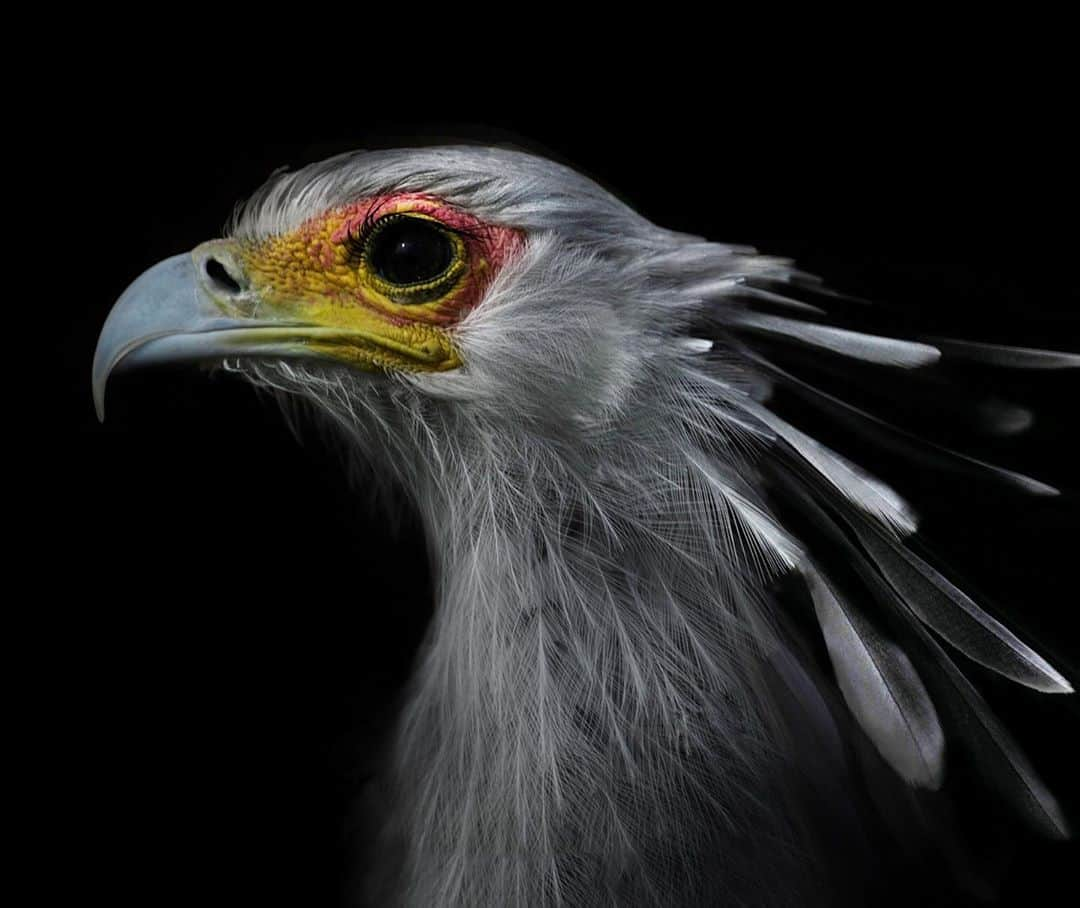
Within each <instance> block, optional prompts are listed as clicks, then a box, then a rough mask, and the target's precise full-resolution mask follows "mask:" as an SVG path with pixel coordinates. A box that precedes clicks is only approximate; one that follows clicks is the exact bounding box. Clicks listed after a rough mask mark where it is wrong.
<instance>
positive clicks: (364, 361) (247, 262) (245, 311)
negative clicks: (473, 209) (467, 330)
mask: <svg viewBox="0 0 1080 908" xmlns="http://www.w3.org/2000/svg"><path fill="white" fill-rule="evenodd" d="M391 215H399V216H400V215H408V216H409V217H413V218H420V219H423V220H426V221H429V222H433V223H434V224H436V225H438V226H439V228H440V229H442V230H443V231H444V234H445V236H446V237H447V239H448V240H449V242H450V247H451V250H452V258H451V262H450V265H449V266H448V268H447V269H446V270H445V271H444V272H443V274H441V275H439V276H438V277H437V278H435V279H434V280H432V281H428V282H426V283H423V284H410V285H406V286H404V287H402V286H397V285H394V284H391V283H390V282H388V281H387V280H385V279H384V278H383V277H381V276H380V275H379V274H377V273H375V271H374V270H373V269H372V268H371V265H370V262H369V261H368V257H367V255H366V254H365V251H364V248H365V247H364V246H363V244H362V242H360V241H359V240H358V235H359V234H361V233H363V231H364V230H367V234H366V236H368V237H370V236H373V235H374V234H375V232H376V231H378V230H379V229H380V227H379V225H380V223H383V219H385V218H387V217H388V216H391ZM365 218H366V219H367V221H365ZM452 218H456V222H455V221H453V220H451V219H452ZM465 218H466V216H464V215H461V214H460V213H457V212H449V213H448V210H447V209H445V208H443V207H442V206H440V205H439V203H437V202H435V201H433V200H430V199H426V198H421V197H412V196H405V197H402V198H400V199H397V200H389V201H387V200H381V201H380V200H375V201H367V202H362V203H358V204H357V205H353V206H349V207H348V208H342V209H336V210H332V211H330V212H328V213H327V214H325V215H322V216H320V217H318V218H314V219H312V220H310V221H308V222H306V223H305V224H303V225H302V226H301V227H300V228H298V229H297V230H295V231H293V232H291V233H288V234H285V235H281V236H274V237H270V238H268V239H266V240H263V241H259V242H251V241H241V240H215V241H213V242H211V243H206V244H204V245H203V246H201V247H199V249H198V250H196V256H197V258H200V257H206V258H210V257H212V258H214V259H216V260H217V261H218V262H220V263H222V264H223V265H224V266H225V267H226V270H227V271H228V272H229V273H230V275H232V276H233V278H234V279H235V280H236V281H237V283H239V284H240V286H241V287H242V292H240V293H232V294H229V293H214V292H213V291H212V290H211V294H212V296H213V298H214V301H215V303H216V304H217V305H218V306H219V307H220V308H221V309H222V311H223V313H224V314H225V315H227V316H230V317H234V318H244V319H250V320H254V321H257V322H258V326H257V327H256V326H254V325H253V327H252V331H251V332H250V336H248V332H234V336H235V337H236V340H237V342H238V343H251V342H254V341H256V340H257V341H258V343H260V344H262V343H266V344H267V345H272V346H274V347H277V348H279V349H280V348H282V347H288V348H294V347H295V346H297V345H299V346H301V347H302V348H303V352H304V353H311V354H313V355H316V356H320V357H325V358H329V359H332V360H335V361H337V362H341V363H345V364H347V365H349V366H352V367H354V368H358V369H362V370H367V371H371V370H388V369H389V370H394V369H400V370H406V371H414V372H415V371H444V370H448V369H454V368H457V367H458V366H460V365H461V362H462V361H461V357H460V355H459V353H458V351H457V349H456V348H455V346H454V343H453V339H452V336H451V333H450V330H449V329H451V328H452V326H453V325H454V324H455V323H456V322H457V321H458V320H459V319H460V318H461V317H462V316H463V315H464V314H465V313H466V312H467V311H468V309H469V308H471V306H472V305H475V303H476V301H477V300H478V299H479V296H480V295H481V292H482V290H483V288H484V286H485V285H486V283H487V280H488V279H489V277H490V275H491V273H492V271H493V267H492V266H493V264H499V263H500V262H499V260H500V259H502V258H503V255H504V253H505V251H506V248H507V241H508V239H509V238H510V236H511V235H512V234H514V235H516V234H515V232H514V231H509V230H507V229H506V228H486V229H485V230H483V231H480V232H477V231H475V230H471V229H470V230H468V232H462V231H461V230H459V229H458V226H457V225H459V224H460V225H461V228H462V229H465V228H466V227H471V226H472V225H467V224H465V223H464V219H465ZM451 224H453V225H454V226H451ZM493 260H494V261H493Z"/></svg>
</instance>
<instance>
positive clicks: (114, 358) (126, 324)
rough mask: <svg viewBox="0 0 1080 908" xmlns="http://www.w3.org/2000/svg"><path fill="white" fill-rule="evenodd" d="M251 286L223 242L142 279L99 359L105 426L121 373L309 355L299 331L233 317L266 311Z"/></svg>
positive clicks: (119, 306) (96, 381)
mask: <svg viewBox="0 0 1080 908" xmlns="http://www.w3.org/2000/svg"><path fill="white" fill-rule="evenodd" d="M247 284H248V281H247V278H246V275H245V274H244V273H243V270H242V269H241V268H240V267H239V265H238V264H237V262H236V258H235V257H234V256H233V255H232V254H231V251H230V246H229V243H228V242H227V241H220V240H219V241H213V242H210V243H204V244H202V245H201V246H199V247H198V248H196V249H195V250H193V251H192V252H185V253H183V254H182V255H175V256H173V257H172V258H168V259H165V261H163V262H159V263H158V264H156V265H154V266H153V267H152V268H150V269H149V270H148V271H145V272H144V273H143V274H141V275H140V276H139V277H138V278H136V279H135V282H134V283H132V284H131V286H130V287H128V288H127V290H125V291H124V292H123V294H122V295H121V297H120V299H119V300H117V302H116V305H115V306H113V309H112V311H111V312H110V313H109V317H108V318H107V319H106V320H105V326H104V327H103V328H102V329H101V336H100V337H99V338H98V343H97V350H96V351H95V352H94V368H93V392H94V406H95V408H96V409H97V415H98V419H100V420H104V419H105V385H106V383H107V382H108V379H109V375H111V374H112V373H113V372H114V371H115V370H117V369H127V368H131V367H140V366H152V365H160V364H163V363H183V362H188V363H190V362H200V361H215V360H222V359H225V358H226V357H231V356H241V355H264V356H265V355H271V356H272V355H279V356H291V355H296V354H297V353H298V351H300V350H301V349H302V348H301V347H300V346H299V345H298V343H297V342H296V338H295V337H294V336H291V335H294V334H295V332H290V331H289V328H290V326H291V325H294V324H295V323H293V322H290V321H286V320H265V319H260V320H257V319H253V318H242V317H241V318H237V317H236V316H235V315H230V314H228V313H237V312H245V311H250V312H254V311H257V310H258V308H259V306H258V300H257V299H255V297H254V295H253V294H252V293H251V291H250V290H249V289H248V286H247ZM283 329H284V330H283Z"/></svg>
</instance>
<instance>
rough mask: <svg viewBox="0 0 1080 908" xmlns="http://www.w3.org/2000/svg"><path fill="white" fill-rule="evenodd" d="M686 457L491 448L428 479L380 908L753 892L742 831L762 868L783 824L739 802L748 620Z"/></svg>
mask: <svg viewBox="0 0 1080 908" xmlns="http://www.w3.org/2000/svg"><path fill="white" fill-rule="evenodd" d="M503 450H504V448H502V447H500V451H503ZM473 454H474V459H473V464H474V465H475V452H473ZM692 461H693V458H692V457H691V458H686V457H683V458H681V459H678V458H676V457H674V456H673V455H672V453H671V452H670V450H668V451H663V452H661V451H659V450H657V451H655V452H649V451H640V450H639V451H638V452H637V454H636V456H635V457H634V460H633V462H628V461H625V460H624V461H622V462H616V461H612V460H610V459H607V458H600V459H599V460H598V461H597V462H598V463H600V464H602V467H596V468H593V469H589V470H587V471H586V472H585V475H583V472H582V470H581V469H580V465H579V468H576V469H574V470H568V469H565V468H563V467H561V466H557V465H555V462H554V461H553V462H552V463H546V464H545V463H539V462H531V463H528V464H526V463H520V462H519V463H517V464H514V465H512V466H511V465H508V462H507V460H506V459H505V458H500V459H499V461H498V463H497V464H495V463H492V464H490V465H489V469H488V471H487V472H485V473H483V474H477V473H476V472H475V470H474V471H473V472H471V473H470V475H462V476H460V477H457V478H456V481H453V482H449V483H448V482H447V479H446V477H445V476H443V477H441V478H440V486H441V490H440V492H439V493H436V492H434V491H433V493H432V494H433V496H434V497H437V496H438V494H441V495H442V496H443V497H442V499H441V501H442V502H443V503H442V504H441V505H429V509H428V511H427V513H426V517H425V519H426V522H427V523H428V532H429V536H430V538H431V541H432V544H431V549H432V551H433V552H435V553H437V556H436V562H437V563H436V564H435V565H434V567H435V571H436V577H437V604H436V610H435V616H434V618H433V620H432V626H431V628H430V630H429V636H428V640H427V641H426V643H425V647H424V649H423V651H422V653H421V656H420V658H419V663H418V667H417V671H416V674H415V676H414V679H413V682H412V684H413V686H412V690H411V696H410V699H409V701H408V703H407V705H406V707H405V709H404V712H403V714H402V716H401V719H400V723H399V726H398V729H397V732H396V736H395V740H394V744H393V751H392V758H391V761H390V765H391V767H392V768H391V775H392V778H391V780H390V781H391V785H390V788H391V790H392V791H393V801H392V802H391V806H390V807H389V809H388V813H389V815H390V817H391V820H390V827H389V828H388V829H387V831H386V834H385V836H384V839H383V842H384V844H385V845H386V847H387V849H388V851H387V852H386V853H385V854H384V855H381V856H378V855H377V856H376V859H375V863H376V864H379V865H381V866H382V867H384V868H385V866H387V865H389V864H390V863H392V858H391V857H390V854H391V851H390V850H389V849H392V850H393V851H394V853H396V854H397V855H404V859H403V860H402V861H401V862H400V867H399V876H398V878H397V881H396V882H395V883H394V884H393V889H394V894H393V896H392V897H391V896H389V895H387V894H386V893H384V894H383V895H382V896H380V903H399V904H408V905H468V906H487V905H500V906H502V905H525V904H528V905H539V904H559V903H566V904H604V903H610V904H668V905H671V904H711V903H714V898H715V899H719V898H720V897H721V895H722V896H723V897H724V898H725V900H726V899H730V898H731V897H732V894H733V893H738V892H739V891H740V889H741V888H742V885H741V884H742V883H745V885H746V891H747V893H748V895H751V896H752V895H753V894H754V893H756V895H760V889H759V887H760V885H761V880H760V879H759V878H757V877H758V874H757V873H756V872H755V870H754V868H755V867H756V866H758V864H757V862H756V861H755V860H754V856H753V855H752V854H750V853H749V849H750V847H751V843H752V842H753V843H758V842H765V843H768V846H769V848H770V850H771V851H772V854H771V855H770V858H771V860H772V863H773V866H775V861H776V854H775V849H776V846H777V842H778V841H784V840H785V839H786V832H785V828H784V827H785V821H784V819H783V817H782V811H778V810H777V808H776V807H775V806H770V805H769V804H766V803H763V801H762V799H761V793H762V791H763V790H764V787H763V786H764V784H765V783H764V782H763V780H764V779H765V778H767V776H768V770H767V769H766V765H767V763H768V761H769V760H770V759H772V758H773V756H774V754H773V749H774V744H775V741H774V738H773V733H772V731H771V726H770V723H769V721H768V718H767V713H768V711H769V707H768V705H767V704H766V703H765V702H764V701H763V699H762V695H761V693H760V691H761V689H762V685H761V684H759V683H756V680H755V679H756V671H757V669H756V667H755V666H756V665H757V664H758V662H759V659H760V652H761V650H760V647H759V644H760V643H761V642H762V639H763V637H764V636H765V635H766V634H767V629H766V627H765V623H764V620H763V618H762V615H763V612H762V611H761V609H760V607H759V604H758V603H757V602H755V601H754V600H753V597H752V595H751V594H750V592H749V590H748V588H747V587H746V585H745V584H744V583H743V581H742V575H741V574H740V571H739V570H738V567H737V562H738V559H737V558H736V555H735V553H734V552H732V551H731V550H730V548H729V545H730V539H729V538H728V534H726V533H725V529H726V527H725V523H724V520H723V516H722V514H723V511H722V510H721V509H720V507H719V505H720V503H719V502H718V501H717V500H716V496H715V495H714V494H713V491H714V490H711V486H710V483H709V482H708V481H707V479H703V478H702V473H701V469H700V468H698V467H695V466H694V463H693V462H692ZM643 464H649V470H650V471H651V472H646V471H645V470H644V469H643ZM699 466H700V465H699ZM476 475H482V476H483V477H484V478H483V481H482V482H479V483H478V482H477V481H476V480H475V478H470V476H471V477H475V476H476ZM447 490H450V492H452V495H447ZM750 791H753V792H754V797H751V796H750V795H749V794H748V792H750ZM766 800H767V799H766ZM751 830H752V831H753V833H754V834H753V835H752V836H751V835H749V834H748V833H749V832H750V831H751ZM740 881H741V883H740Z"/></svg>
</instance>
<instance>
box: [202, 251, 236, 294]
mask: <svg viewBox="0 0 1080 908" xmlns="http://www.w3.org/2000/svg"><path fill="white" fill-rule="evenodd" d="M205 268H206V276H207V277H208V278H210V283H212V284H213V285H214V287H216V288H217V289H218V290H221V291H223V292H225V293H228V294H229V295H230V296H237V295H238V294H239V293H240V292H241V291H242V290H243V289H244V288H243V287H241V286H240V284H239V283H238V282H237V280H236V278H234V277H233V276H232V275H231V274H229V272H228V271H227V270H226V268H225V266H224V265H222V264H221V262H219V261H218V260H217V259H215V258H208V259H207V260H206V265H205Z"/></svg>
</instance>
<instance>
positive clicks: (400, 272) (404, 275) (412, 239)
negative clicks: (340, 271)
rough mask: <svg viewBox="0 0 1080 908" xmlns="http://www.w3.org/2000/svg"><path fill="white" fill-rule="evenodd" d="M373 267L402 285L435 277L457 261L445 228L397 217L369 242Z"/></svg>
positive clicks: (377, 232) (384, 277) (421, 220)
mask: <svg viewBox="0 0 1080 908" xmlns="http://www.w3.org/2000/svg"><path fill="white" fill-rule="evenodd" d="M367 255H368V261H369V262H370V264H371V269H372V270H373V271H374V272H375V273H376V274H377V275H378V276H379V277H381V278H382V279H383V280H384V281H387V282H388V283H390V284H395V285H397V286H399V287H404V286H408V285H409V284H422V283H425V282H427V281H432V280H435V278H437V277H440V276H441V275H442V274H444V273H445V272H446V270H447V269H448V268H449V267H450V265H451V264H452V262H453V260H454V246H453V244H452V243H451V241H450V237H449V236H447V234H446V231H445V230H443V229H442V228H441V227H439V226H438V225H436V224H432V223H431V222H430V221H426V220H423V219H421V218H415V217H413V218H410V217H394V218H393V219H392V220H390V221H389V223H387V224H386V225H385V226H383V227H380V228H379V229H378V230H376V232H375V234H374V235H373V236H372V237H371V239H370V241H369V242H368V249H367Z"/></svg>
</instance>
